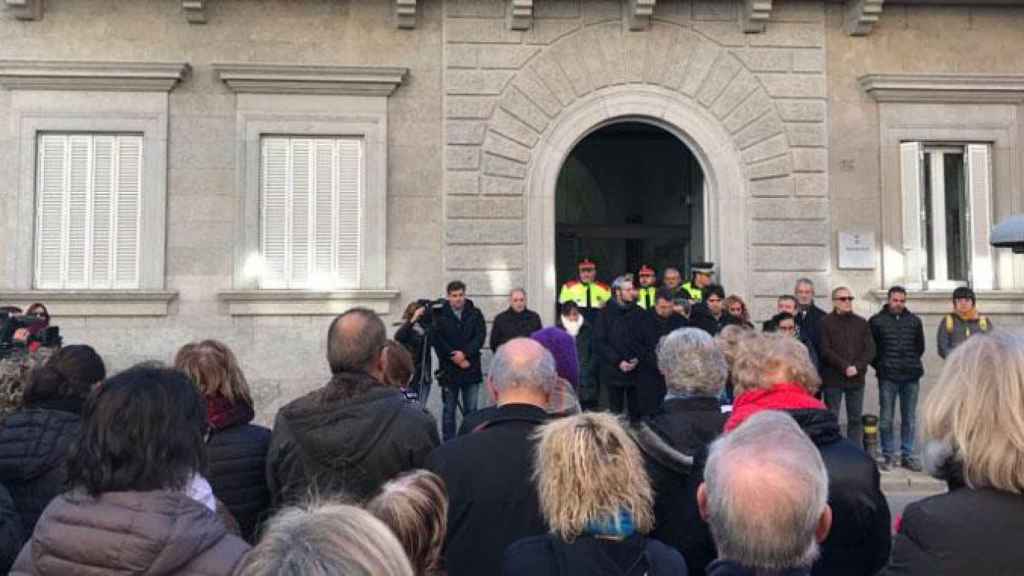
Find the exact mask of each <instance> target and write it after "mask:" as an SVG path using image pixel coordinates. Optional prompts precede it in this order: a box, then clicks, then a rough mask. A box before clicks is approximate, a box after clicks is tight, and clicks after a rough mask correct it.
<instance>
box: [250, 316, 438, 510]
mask: <svg viewBox="0 0 1024 576" xmlns="http://www.w3.org/2000/svg"><path fill="white" fill-rule="evenodd" d="M327 339H328V340H327V360H328V363H329V364H330V367H331V372H332V374H333V375H334V376H333V377H332V378H331V381H330V383H328V384H327V386H324V387H323V388H320V389H319V390H315V391H313V392H311V393H309V394H307V395H305V396H303V397H301V398H298V399H296V400H294V401H292V402H290V403H289V404H287V405H286V406H285V407H284V408H282V409H281V411H280V412H278V414H277V419H276V420H275V422H274V431H273V436H272V437H271V441H270V450H269V452H268V454H267V486H268V487H269V488H270V492H271V497H272V499H273V502H274V504H275V505H278V506H280V505H284V504H292V503H295V502H299V501H302V500H304V499H306V498H307V497H308V496H310V495H311V494H335V493H339V492H341V493H344V494H347V495H348V496H351V497H353V498H356V499H362V498H365V497H367V496H370V495H372V494H373V493H374V492H376V491H377V490H379V489H380V487H381V486H382V485H383V484H384V483H385V482H386V481H388V480H390V479H391V478H394V477H395V476H397V475H398V474H400V473H401V472H404V471H406V470H412V469H414V468H422V467H423V464H424V462H425V461H426V457H427V454H429V453H430V451H431V450H433V449H434V448H435V447H436V446H437V445H438V444H440V439H439V438H438V437H437V423H436V422H435V421H434V418H433V417H432V416H431V415H430V414H428V413H427V412H426V411H425V410H424V409H423V408H422V407H420V405H419V404H418V403H415V402H410V401H408V400H407V399H406V398H405V396H404V395H403V394H402V392H401V391H400V390H398V389H397V388H392V387H389V386H387V385H385V384H384V383H383V379H382V378H381V375H382V366H383V349H384V344H385V342H386V335H385V329H384V323H383V322H381V320H380V318H378V317H377V315H376V314H375V313H374V312H373V311H371V310H367V309H365V308H354V309H352V310H349V311H348V312H345V313H344V314H342V315H341V316H338V317H337V318H335V319H334V321H333V322H332V323H331V327H330V329H329V331H328V333H327Z"/></svg>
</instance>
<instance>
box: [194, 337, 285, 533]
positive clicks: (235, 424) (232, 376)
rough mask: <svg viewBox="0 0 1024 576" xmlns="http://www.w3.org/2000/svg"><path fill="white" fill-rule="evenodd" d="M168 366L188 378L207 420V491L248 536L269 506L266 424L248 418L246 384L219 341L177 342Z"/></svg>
mask: <svg viewBox="0 0 1024 576" xmlns="http://www.w3.org/2000/svg"><path fill="white" fill-rule="evenodd" d="M174 367H175V368H177V369H178V370H181V371H182V372H184V373H185V375H187V376H188V377H189V379H191V380H192V383H193V384H195V385H196V388H198V389H199V392H200V394H202V396H203V398H204V399H205V400H206V412H207V419H208V421H209V424H210V433H209V437H208V439H207V442H206V451H207V458H208V460H209V469H208V471H207V475H206V479H207V480H208V481H209V483H210V486H211V487H212V488H213V495H214V496H216V497H217V499H218V500H220V501H221V502H223V503H224V505H225V506H227V508H228V510H229V511H230V512H231V514H232V515H233V516H234V517H235V519H236V520H237V521H238V526H239V528H240V530H241V533H242V536H243V537H244V538H245V539H246V540H247V541H249V542H252V541H253V537H254V536H255V532H256V528H257V526H258V525H259V523H260V521H261V520H262V519H263V516H264V514H266V511H267V509H268V508H269V507H270V491H269V490H268V489H267V481H266V460H267V449H268V448H269V446H270V430H268V429H266V428H264V427H262V426H257V425H254V424H252V420H253V418H254V416H255V412H254V410H253V401H252V394H251V393H250V392H249V384H248V382H247V381H246V379H245V374H243V373H242V369H241V367H240V366H239V365H238V360H237V359H236V358H235V354H234V353H233V352H232V351H231V349H230V348H228V347H227V346H226V345H225V344H224V343H223V342H219V341H217V340H203V341H202V342H191V343H189V344H186V345H184V346H182V347H181V349H180V350H178V354H177V355H176V356H175V357H174Z"/></svg>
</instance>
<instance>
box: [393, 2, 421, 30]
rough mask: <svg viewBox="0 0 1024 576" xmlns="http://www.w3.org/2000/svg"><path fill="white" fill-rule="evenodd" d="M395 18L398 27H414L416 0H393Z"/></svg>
mask: <svg viewBox="0 0 1024 576" xmlns="http://www.w3.org/2000/svg"><path fill="white" fill-rule="evenodd" d="M395 19H396V20H397V21H398V27H399V28H415V27H416V0H395Z"/></svg>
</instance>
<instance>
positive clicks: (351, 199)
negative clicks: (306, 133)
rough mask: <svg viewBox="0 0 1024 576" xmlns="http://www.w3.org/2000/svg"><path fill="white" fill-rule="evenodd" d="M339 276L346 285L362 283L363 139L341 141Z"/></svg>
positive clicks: (339, 165)
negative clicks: (360, 276)
mask: <svg viewBox="0 0 1024 576" xmlns="http://www.w3.org/2000/svg"><path fill="white" fill-rule="evenodd" d="M338 152H339V154H338V155H339V163H338V212H337V214H338V217H337V222H338V236H337V238H338V239H337V254H338V257H337V271H336V274H337V278H338V280H339V284H340V285H342V286H346V287H356V286H358V285H359V280H360V279H359V261H360V255H361V254H360V253H361V250H362V237H361V230H360V229H361V224H362V201H363V194H362V179H363V142H362V140H341V141H339V142H338Z"/></svg>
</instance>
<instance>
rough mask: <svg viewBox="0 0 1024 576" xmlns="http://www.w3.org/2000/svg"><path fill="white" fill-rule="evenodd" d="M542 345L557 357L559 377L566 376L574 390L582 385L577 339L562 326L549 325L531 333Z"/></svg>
mask: <svg viewBox="0 0 1024 576" xmlns="http://www.w3.org/2000/svg"><path fill="white" fill-rule="evenodd" d="M530 338H531V339H532V340H536V341H537V342H539V343H540V345H541V346H543V347H544V348H547V350H548V352H551V355H552V356H554V357H555V370H556V371H557V372H558V376H559V378H565V379H566V380H568V381H569V383H570V384H572V388H573V390H576V389H577V388H579V385H580V366H579V361H578V360H577V359H576V341H575V340H574V339H573V337H572V336H570V335H569V333H568V332H566V331H565V330H562V329H561V328H556V327H554V326H549V327H548V328H543V329H541V330H537V331H536V332H534V333H533V334H530Z"/></svg>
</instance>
